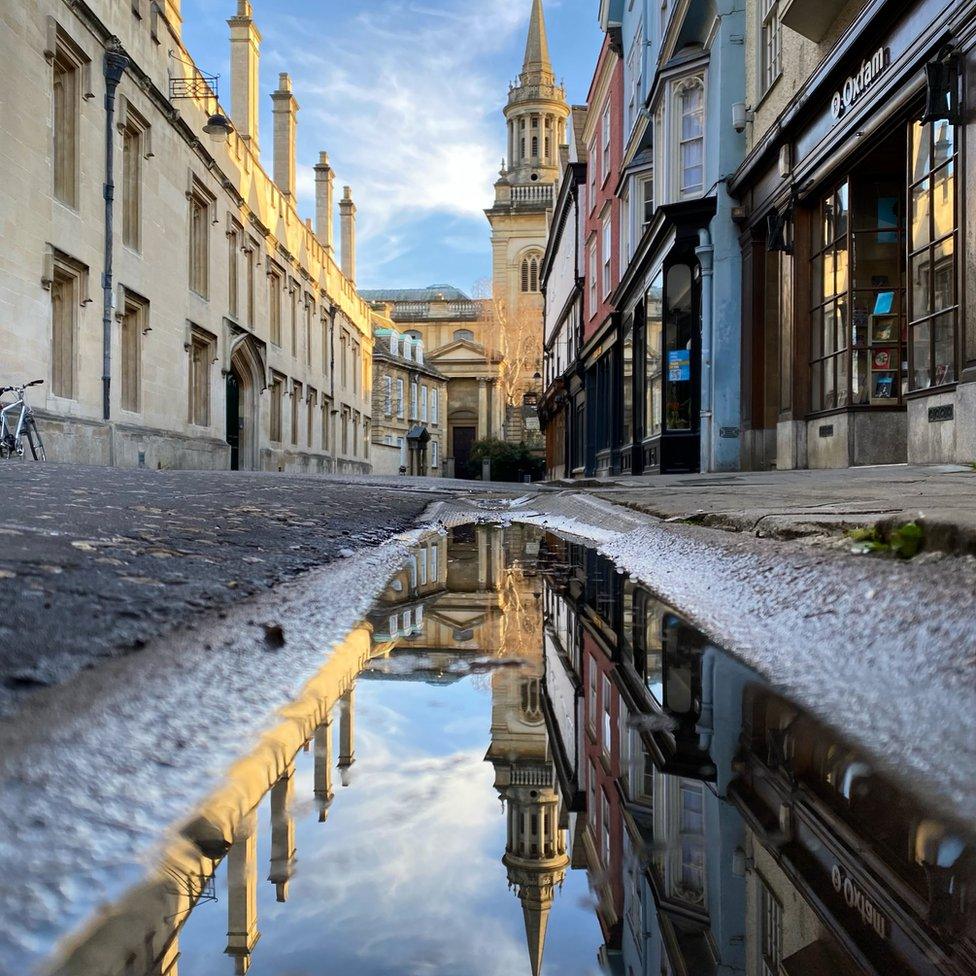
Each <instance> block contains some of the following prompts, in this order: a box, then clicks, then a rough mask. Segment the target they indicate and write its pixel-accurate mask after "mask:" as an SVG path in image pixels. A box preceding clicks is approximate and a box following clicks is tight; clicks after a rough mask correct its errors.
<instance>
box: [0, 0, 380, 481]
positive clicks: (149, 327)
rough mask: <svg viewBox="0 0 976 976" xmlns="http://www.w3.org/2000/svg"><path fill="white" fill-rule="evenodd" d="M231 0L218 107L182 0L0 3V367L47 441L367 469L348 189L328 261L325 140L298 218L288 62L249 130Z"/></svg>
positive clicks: (220, 460)
mask: <svg viewBox="0 0 976 976" xmlns="http://www.w3.org/2000/svg"><path fill="white" fill-rule="evenodd" d="M228 7H229V9H228V13H231V14H234V16H232V17H231V18H230V20H229V21H228V24H229V28H230V37H229V43H230V47H231V59H230V60H231V72H230V86H229V89H230V90H229V94H230V96H231V101H232V111H231V113H230V116H231V122H232V125H231V126H230V127H227V126H226V120H223V124H222V120H221V119H220V118H214V117H212V116H215V115H216V114H217V113H222V110H221V109H220V108H219V106H218V104H217V102H216V100H215V99H214V98H213V97H212V93H211V87H210V84H211V80H210V79H208V78H207V77H206V76H205V75H203V74H202V73H201V70H200V68H198V67H197V66H196V65H195V63H194V62H193V59H192V58H191V56H190V54H189V52H188V51H187V50H186V48H185V47H184V46H183V44H182V41H181V26H182V21H181V9H180V0H162V2H152V0H126V2H120V0H90V2H89V3H88V4H74V3H68V2H65V0H29V2H26V3H6V4H3V5H2V6H0V90H2V91H3V92H5V93H7V95H8V96H9V95H10V94H11V93H16V97H4V99H3V101H2V103H0V128H2V131H3V133H4V136H5V138H4V140H3V142H2V144H0V214H2V221H3V222H2V229H3V236H4V240H5V242H6V246H5V247H4V248H3V250H2V253H0V348H2V349H3V359H2V366H0V383H2V384H4V385H6V384H10V383H16V382H23V381H29V380H34V379H37V378H42V379H43V380H44V386H42V387H37V388H35V389H34V390H33V391H32V393H34V394H35V395H34V397H33V403H34V406H35V408H36V412H37V415H38V421H39V426H40V430H41V434H42V436H43V438H44V440H45V443H46V446H47V450H48V456H49V457H51V458H52V459H58V460H76V461H86V462H92V463H98V464H118V465H129V466H132V465H140V466H146V467H152V468H156V467H201V468H228V467H241V468H260V469H265V470H297V471H333V470H341V471H363V470H368V469H369V444H370V432H369V426H370V411H371V381H372V369H371V362H370V361H371V354H372V343H373V339H372V332H371V327H370V310H369V307H368V305H367V304H366V302H365V301H363V299H362V298H361V297H360V296H359V295H358V294H357V292H356V287H355V205H354V204H353V201H352V199H351V194H350V193H349V190H348V188H346V191H345V194H344V199H343V200H342V201H341V202H340V204H339V210H340V213H341V221H342V233H341V237H342V242H343V253H342V258H341V261H340V260H339V257H338V256H337V254H336V252H335V247H334V243H333V211H334V207H335V203H334V200H333V179H334V177H333V173H332V170H331V167H330V166H329V165H328V159H327V157H326V156H325V154H324V153H323V154H322V156H321V158H320V161H319V165H317V166H316V167H315V174H316V215H315V216H316V222H315V225H314V226H313V224H312V222H311V221H310V220H305V219H303V217H302V216H301V215H300V214H299V212H298V210H297V207H296V158H295V139H296V122H297V113H298V103H297V100H296V98H295V94H294V93H293V91H292V86H291V82H290V80H289V78H288V76H287V75H286V74H282V75H281V76H280V80H279V85H278V89H277V90H276V91H275V92H274V93H272V95H271V99H272V117H273V126H272V131H270V132H267V133H262V132H261V131H259V127H258V116H259V92H258V59H259V54H260V42H261V35H260V32H259V30H258V27H257V25H256V24H255V23H254V20H253V18H252V9H251V4H250V3H249V2H248V0H238V2H237V4H236V10H235V6H234V4H233V3H231V2H228ZM113 94H114V99H112V98H107V97H106V96H107V95H113ZM109 103H111V105H112V110H113V111H112V113H111V114H110V111H109V109H108V108H107V104H109ZM205 126H206V127H207V128H208V129H216V131H217V136H218V138H216V139H213V138H211V137H210V136H209V135H208V134H207V132H206V131H205V130H204V127H205ZM228 128H229V129H230V131H229V134H228V135H227V137H226V139H224V138H222V136H223V135H225V134H226V133H227V129H228ZM106 138H108V140H109V145H110V147H111V160H112V163H113V166H114V202H113V203H112V206H111V208H110V209H111V219H110V220H109V221H108V222H107V221H106V214H105V211H106V204H105V200H104V197H105V192H104V190H105V188H104V184H105V180H106V162H107V153H106ZM262 138H267V139H269V141H272V142H273V150H274V151H273V157H274V165H273V170H274V173H273V175H272V174H268V173H267V172H265V170H264V169H263V168H262V166H261V164H260V162H259V158H260V157H259V143H260V140H261V139H262ZM106 227H109V228H110V231H111V234H107V233H106ZM107 258H108V260H107ZM107 272H111V278H110V280H109V281H108V282H106V284H108V285H109V287H107V288H104V289H103V276H105V275H106V273H107Z"/></svg>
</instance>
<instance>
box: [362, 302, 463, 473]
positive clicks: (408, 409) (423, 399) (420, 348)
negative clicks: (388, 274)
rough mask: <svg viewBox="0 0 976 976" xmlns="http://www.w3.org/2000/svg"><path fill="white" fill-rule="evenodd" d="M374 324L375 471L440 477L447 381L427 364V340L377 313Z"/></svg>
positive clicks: (443, 455)
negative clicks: (416, 336) (419, 337)
mask: <svg viewBox="0 0 976 976" xmlns="http://www.w3.org/2000/svg"><path fill="white" fill-rule="evenodd" d="M373 322H374V327H373V336H374V339H375V345H374V348H373V455H374V460H373V471H374V472H375V473H376V474H399V473H401V472H402V473H403V474H409V475H428V476H430V477H434V478H438V477H441V476H442V474H443V471H444V458H445V444H446V438H447V418H446V413H445V410H446V409H447V406H448V396H447V377H446V376H445V375H444V374H443V373H441V372H440V371H439V370H437V369H435V368H434V367H433V366H431V365H430V364H429V363H427V362H425V357H424V343H423V340H421V339H416V338H412V337H411V336H409V335H404V334H403V333H402V332H400V331H399V330H398V329H397V328H396V327H395V326H394V325H393V322H392V320H391V319H389V318H387V317H386V316H383V315H381V314H379V313H378V312H377V313H374V316H373ZM404 469H405V470H404Z"/></svg>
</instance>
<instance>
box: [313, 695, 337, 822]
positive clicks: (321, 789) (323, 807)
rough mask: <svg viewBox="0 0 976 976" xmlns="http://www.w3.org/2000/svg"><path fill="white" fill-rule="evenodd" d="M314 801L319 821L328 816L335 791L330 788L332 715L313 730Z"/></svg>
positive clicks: (323, 820) (324, 819)
mask: <svg viewBox="0 0 976 976" xmlns="http://www.w3.org/2000/svg"><path fill="white" fill-rule="evenodd" d="M314 783H315V802H316V804H317V805H318V808H319V823H325V821H326V820H327V819H328V818H329V807H330V806H331V805H332V799H333V797H334V796H335V793H334V792H333V790H332V715H331V714H329V716H328V717H327V718H326V720H325V721H324V722H323V723H322V724H321V725H320V726H319V727H318V728H317V729H316V730H315V772H314Z"/></svg>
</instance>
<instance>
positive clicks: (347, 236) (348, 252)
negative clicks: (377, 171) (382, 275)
mask: <svg viewBox="0 0 976 976" xmlns="http://www.w3.org/2000/svg"><path fill="white" fill-rule="evenodd" d="M339 220H340V222H341V224H342V273H343V274H344V275H345V276H346V277H347V278H348V279H349V280H350V281H351V282H352V283H353V284H355V283H356V204H354V203H353V202H352V190H350V189H349V187H348V186H344V187H343V188H342V199H341V200H340V201H339Z"/></svg>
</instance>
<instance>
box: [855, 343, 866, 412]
mask: <svg viewBox="0 0 976 976" xmlns="http://www.w3.org/2000/svg"><path fill="white" fill-rule="evenodd" d="M852 381H853V398H852V402H853V403H867V402H868V397H869V395H870V394H869V387H868V352H867V350H866V349H858V350H855V352H854V375H853V376H852Z"/></svg>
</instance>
